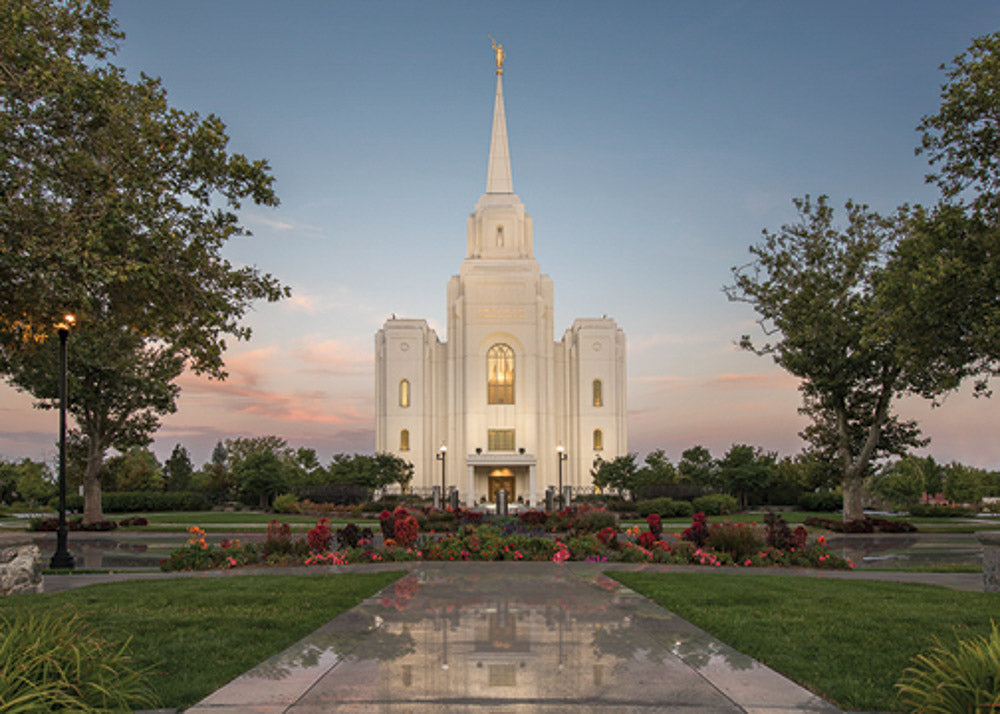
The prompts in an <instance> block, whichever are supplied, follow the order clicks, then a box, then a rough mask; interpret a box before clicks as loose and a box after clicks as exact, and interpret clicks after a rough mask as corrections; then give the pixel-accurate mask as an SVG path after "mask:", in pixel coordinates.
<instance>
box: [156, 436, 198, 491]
mask: <svg viewBox="0 0 1000 714" xmlns="http://www.w3.org/2000/svg"><path fill="white" fill-rule="evenodd" d="M163 471H164V477H165V478H166V480H167V490H168V491H187V490H189V489H190V488H191V477H192V475H193V474H194V464H192V463H191V456H190V455H189V454H188V451H187V449H185V448H184V447H183V446H181V445H180V444H177V445H176V446H174V450H173V451H172V452H170V458H169V459H167V460H166V462H165V463H164V464H163Z"/></svg>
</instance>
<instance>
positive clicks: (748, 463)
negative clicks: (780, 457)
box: [716, 444, 776, 508]
mask: <svg viewBox="0 0 1000 714" xmlns="http://www.w3.org/2000/svg"><path fill="white" fill-rule="evenodd" d="M775 459H776V456H775V454H773V453H765V452H764V451H763V450H761V449H760V448H754V447H752V446H749V445H747V444H733V445H732V446H731V447H730V448H729V451H727V452H726V454H725V455H724V456H723V457H722V458H721V459H719V461H718V462H717V464H716V467H717V470H718V471H717V473H718V481H719V485H720V486H721V487H722V489H723V490H724V491H726V493H728V494H730V495H731V496H734V497H735V498H736V499H737V500H738V501H739V503H740V507H741V508H746V507H747V506H748V505H750V497H751V496H757V497H760V496H762V495H763V494H765V493H766V492H767V490H768V489H769V488H771V486H772V484H773V483H774V478H775Z"/></svg>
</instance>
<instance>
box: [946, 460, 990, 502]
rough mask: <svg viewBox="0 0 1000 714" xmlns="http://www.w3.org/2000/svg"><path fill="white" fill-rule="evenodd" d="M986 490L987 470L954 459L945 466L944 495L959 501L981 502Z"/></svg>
mask: <svg viewBox="0 0 1000 714" xmlns="http://www.w3.org/2000/svg"><path fill="white" fill-rule="evenodd" d="M985 491H986V472H985V471H983V470H982V469H976V468H972V467H970V466H965V465H963V464H960V463H958V462H957V461H952V462H951V463H950V464H948V465H947V466H945V467H944V495H945V497H946V498H947V499H948V500H949V501H955V502H957V503H979V501H981V500H982V498H983V494H984V493H985Z"/></svg>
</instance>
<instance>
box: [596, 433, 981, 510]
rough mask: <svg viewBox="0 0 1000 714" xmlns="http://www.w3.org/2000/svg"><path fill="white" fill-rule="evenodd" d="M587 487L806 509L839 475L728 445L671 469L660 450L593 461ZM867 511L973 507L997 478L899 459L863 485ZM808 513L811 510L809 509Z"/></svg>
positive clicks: (816, 461) (831, 489) (816, 458)
mask: <svg viewBox="0 0 1000 714" xmlns="http://www.w3.org/2000/svg"><path fill="white" fill-rule="evenodd" d="M590 473H591V476H592V478H593V482H594V485H595V486H596V487H598V488H599V489H601V490H602V491H607V490H613V491H615V492H618V493H619V494H622V495H627V496H628V497H630V498H632V499H633V500H636V501H641V500H646V499H650V498H658V497H671V498H683V499H687V500H690V499H691V498H694V497H696V496H700V495H704V494H708V493H724V494H727V495H730V496H732V497H733V498H735V499H736V501H737V503H738V505H739V507H740V508H749V507H753V506H779V505H796V504H800V505H806V504H808V503H810V502H811V501H813V500H814V499H812V498H810V496H809V494H839V487H840V481H841V474H840V471H839V469H838V467H837V465H836V463H831V462H830V461H828V460H826V459H824V458H823V456H822V455H821V454H817V453H815V452H804V453H802V454H799V455H797V456H785V457H782V458H778V455H777V454H776V453H775V452H768V451H765V450H764V449H762V448H760V447H758V446H751V445H748V444H733V445H732V446H731V447H730V448H729V450H728V451H727V452H726V453H725V454H723V455H722V456H721V457H719V458H714V457H713V456H712V454H711V452H710V451H709V450H708V449H707V448H705V447H704V446H693V447H691V448H690V449H687V450H686V451H684V452H683V453H682V454H681V457H680V459H679V460H678V461H677V463H676V464H674V463H672V462H671V461H670V459H669V458H668V457H667V454H666V452H664V451H663V450H662V449H658V450H656V451H652V452H650V453H649V454H647V456H646V458H645V461H644V462H643V463H641V464H640V463H639V461H638V454H634V453H631V454H626V455H624V456H619V457H617V458H615V459H612V460H610V461H605V460H603V459H600V458H598V459H595V461H594V467H593V469H591V472H590ZM864 491H865V496H866V500H867V502H868V503H869V504H874V503H876V502H877V503H880V504H882V505H885V506H888V507H898V508H907V507H909V506H912V505H914V504H916V503H918V502H919V501H920V500H921V498H922V497H924V496H925V494H926V495H927V496H929V497H931V498H934V497H941V498H944V499H946V500H948V501H951V502H956V503H973V504H974V503H978V502H979V501H981V500H982V499H983V498H985V497H987V496H1000V471H987V470H985V469H978V468H974V467H971V466H965V465H963V464H960V463H958V462H952V463H950V464H948V465H946V466H942V465H939V464H937V462H935V461H934V459H933V458H932V457H929V456H928V457H916V456H906V457H904V458H901V459H898V460H895V461H888V462H885V463H883V464H881V465H880V466H879V467H877V468H875V469H873V472H872V473H871V475H870V476H869V478H868V479H867V480H866V482H865V488H864ZM810 510H811V509H810Z"/></svg>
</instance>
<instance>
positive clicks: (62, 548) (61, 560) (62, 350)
mask: <svg viewBox="0 0 1000 714" xmlns="http://www.w3.org/2000/svg"><path fill="white" fill-rule="evenodd" d="M74 322H76V318H75V317H73V316H72V315H66V316H65V317H64V318H63V321H62V322H60V323H59V324H58V325H57V326H56V327H57V329H58V330H59V527H58V529H57V530H56V552H55V553H54V554H53V555H52V559H51V560H50V561H49V567H50V568H53V569H56V568H58V569H65V570H72V569H73V567H74V566H75V565H76V563H75V562H74V560H73V556H72V555H70V554H69V550H67V549H66V533H67V530H68V529H67V528H66V342H67V340H68V339H69V328H70V327H72V325H73V323H74Z"/></svg>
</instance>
